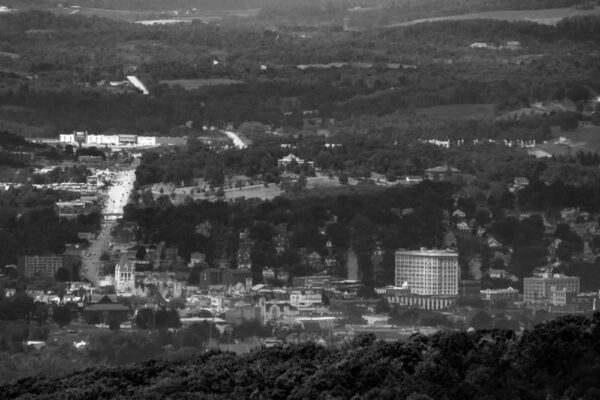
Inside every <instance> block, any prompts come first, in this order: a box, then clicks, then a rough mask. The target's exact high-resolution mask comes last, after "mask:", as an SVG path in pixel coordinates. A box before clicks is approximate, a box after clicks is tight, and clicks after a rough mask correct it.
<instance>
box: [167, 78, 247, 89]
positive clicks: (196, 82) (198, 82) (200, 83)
mask: <svg viewBox="0 0 600 400" xmlns="http://www.w3.org/2000/svg"><path fill="white" fill-rule="evenodd" d="M160 83H166V84H167V85H169V86H181V87H182V88H184V89H185V90H194V89H200V88H202V87H206V86H219V85H237V84H243V83H244V82H242V81H236V80H233V79H221V78H214V79H171V80H163V81H160Z"/></svg>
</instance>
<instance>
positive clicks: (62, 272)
mask: <svg viewBox="0 0 600 400" xmlns="http://www.w3.org/2000/svg"><path fill="white" fill-rule="evenodd" d="M54 279H56V280H57V281H59V282H68V281H70V280H71V271H69V269H68V268H64V267H61V268H59V269H57V270H56V273H55V274H54Z"/></svg>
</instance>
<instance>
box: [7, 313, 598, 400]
mask: <svg viewBox="0 0 600 400" xmlns="http://www.w3.org/2000/svg"><path fill="white" fill-rule="evenodd" d="M599 345H600V313H597V314H595V315H594V317H593V318H591V319H589V318H585V317H584V316H567V317H563V318H560V319H558V320H555V321H552V322H548V323H546V324H542V325H538V326H536V327H535V328H534V329H533V330H531V331H526V332H524V333H523V334H522V335H519V336H517V335H516V334H515V333H513V332H511V331H474V332H472V333H467V332H443V333H439V334H436V335H433V336H430V337H425V336H418V335H417V336H412V337H411V338H410V339H409V340H408V341H407V342H404V343H402V342H393V343H384V342H376V341H375V338H374V336H372V335H367V336H359V337H357V338H355V339H354V340H353V341H352V342H351V343H349V344H347V345H344V346H342V347H341V348H324V347H320V346H317V345H314V344H304V345H299V346H296V345H289V346H285V347H281V348H271V349H265V350H260V351H257V352H255V353H251V354H249V355H245V356H236V355H234V354H231V353H218V352H208V353H206V354H203V355H201V356H197V357H194V358H190V359H185V360H178V361H149V362H145V363H141V364H133V365H129V366H125V367H99V368H96V369H90V370H86V371H83V372H81V373H75V374H73V375H70V376H67V377H64V378H61V379H46V378H41V377H35V378H28V379H23V380H21V381H19V382H17V383H16V384H13V385H8V386H4V387H0V397H1V398H2V399H16V398H20V399H33V398H35V399H90V398H93V399H115V398H119V399H144V400H148V399H192V398H193V399H349V398H361V399H363V398H364V399H410V400H417V399H420V400H428V399H463V400H469V399H473V400H475V399H489V400H492V399H535V400H537V399H539V400H542V399H550V398H552V399H559V398H561V399H566V398H569V399H585V400H592V399H598V398H600V381H599V380H598V379H597V377H598V376H600V346H599Z"/></svg>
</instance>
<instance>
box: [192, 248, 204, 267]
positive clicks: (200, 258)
mask: <svg viewBox="0 0 600 400" xmlns="http://www.w3.org/2000/svg"><path fill="white" fill-rule="evenodd" d="M188 266H189V267H190V268H194V267H197V268H206V267H208V264H207V263H206V254H204V253H200V252H198V251H195V252H193V253H192V254H191V255H190V263H189V264H188Z"/></svg>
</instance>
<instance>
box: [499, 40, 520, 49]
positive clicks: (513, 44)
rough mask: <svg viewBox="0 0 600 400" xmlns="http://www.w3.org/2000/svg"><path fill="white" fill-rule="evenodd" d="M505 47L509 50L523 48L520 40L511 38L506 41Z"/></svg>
mask: <svg viewBox="0 0 600 400" xmlns="http://www.w3.org/2000/svg"><path fill="white" fill-rule="evenodd" d="M503 47H504V48H505V49H508V50H519V49H520V48H521V42H519V41H518V40H509V41H507V42H506V43H504V46H503Z"/></svg>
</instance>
